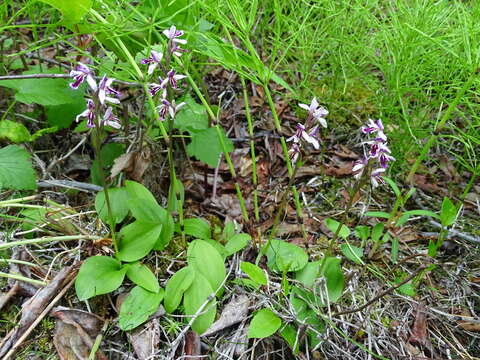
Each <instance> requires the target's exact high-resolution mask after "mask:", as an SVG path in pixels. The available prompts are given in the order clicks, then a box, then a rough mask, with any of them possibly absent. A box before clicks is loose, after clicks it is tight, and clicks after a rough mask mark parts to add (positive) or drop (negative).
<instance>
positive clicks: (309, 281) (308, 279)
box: [295, 261, 321, 288]
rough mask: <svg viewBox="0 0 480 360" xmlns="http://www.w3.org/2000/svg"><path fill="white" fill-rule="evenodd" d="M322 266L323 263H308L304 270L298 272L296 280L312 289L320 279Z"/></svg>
mask: <svg viewBox="0 0 480 360" xmlns="http://www.w3.org/2000/svg"><path fill="white" fill-rule="evenodd" d="M320 264H321V261H313V262H309V263H307V265H305V266H304V268H303V269H301V270H300V271H297V272H296V274H295V279H296V280H298V281H300V282H301V283H302V284H303V285H305V286H306V287H309V288H312V287H313V285H314V284H315V280H317V279H318V278H319V277H320Z"/></svg>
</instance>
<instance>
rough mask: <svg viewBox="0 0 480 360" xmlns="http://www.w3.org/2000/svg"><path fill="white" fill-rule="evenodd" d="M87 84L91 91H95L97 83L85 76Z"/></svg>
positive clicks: (89, 76) (91, 77) (90, 77)
mask: <svg viewBox="0 0 480 360" xmlns="http://www.w3.org/2000/svg"><path fill="white" fill-rule="evenodd" d="M87 83H88V85H89V86H90V88H91V89H92V90H93V91H97V88H98V87H97V82H96V81H95V79H94V78H93V76H92V75H87Z"/></svg>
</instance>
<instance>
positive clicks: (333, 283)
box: [322, 257, 345, 303]
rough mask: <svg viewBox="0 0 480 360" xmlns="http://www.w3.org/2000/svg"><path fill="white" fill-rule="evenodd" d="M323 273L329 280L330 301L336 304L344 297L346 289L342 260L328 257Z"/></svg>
mask: <svg viewBox="0 0 480 360" xmlns="http://www.w3.org/2000/svg"><path fill="white" fill-rule="evenodd" d="M322 273H323V276H324V277H325V279H326V280H327V291H328V299H329V301H330V302H331V303H332V302H336V301H337V300H338V299H340V297H341V296H342V293H343V288H344V287H345V277H344V276H343V272H342V268H341V266H340V259H338V258H336V257H327V258H326V259H325V262H324V265H323V269H322Z"/></svg>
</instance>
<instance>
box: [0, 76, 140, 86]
mask: <svg viewBox="0 0 480 360" xmlns="http://www.w3.org/2000/svg"><path fill="white" fill-rule="evenodd" d="M70 78H72V76H71V75H69V74H26V75H4V76H0V81H2V80H21V79H70ZM95 79H97V80H101V79H102V77H101V76H95ZM115 82H117V83H119V84H123V85H128V86H142V84H141V83H137V82H131V81H123V80H117V79H115Z"/></svg>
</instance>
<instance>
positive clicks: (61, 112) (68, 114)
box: [46, 97, 87, 129]
mask: <svg viewBox="0 0 480 360" xmlns="http://www.w3.org/2000/svg"><path fill="white" fill-rule="evenodd" d="M73 100H74V102H71V103H67V104H63V105H52V106H46V114H47V122H48V123H49V124H50V125H51V126H57V127H58V128H59V129H65V128H68V127H70V125H72V123H73V121H74V120H75V118H76V116H77V115H78V114H81V113H82V112H83V110H85V108H86V107H87V104H86V102H85V99H84V98H83V97H78V98H76V99H73Z"/></svg>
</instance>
